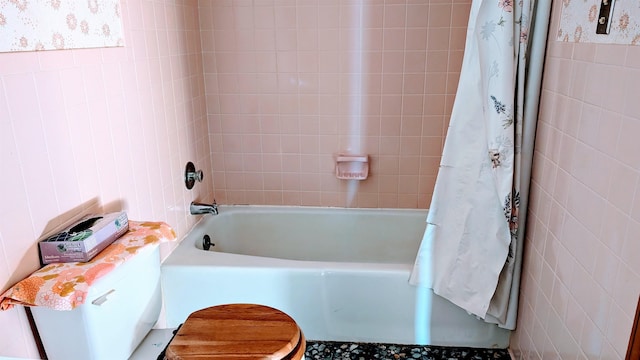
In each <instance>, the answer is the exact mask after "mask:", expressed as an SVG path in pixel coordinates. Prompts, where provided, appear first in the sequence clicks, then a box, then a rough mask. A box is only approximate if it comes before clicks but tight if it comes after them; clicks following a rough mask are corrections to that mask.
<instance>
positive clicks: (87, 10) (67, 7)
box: [0, 0, 124, 52]
mask: <svg viewBox="0 0 640 360" xmlns="http://www.w3.org/2000/svg"><path fill="white" fill-rule="evenodd" d="M113 46H124V37H123V29H122V18H121V8H120V3H119V1H118V0H75V1H70V0H64V1H63V0H0V52H9V51H38V50H62V49H74V48H96V47H113Z"/></svg>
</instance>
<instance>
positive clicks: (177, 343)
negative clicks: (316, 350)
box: [166, 304, 304, 360]
mask: <svg viewBox="0 0 640 360" xmlns="http://www.w3.org/2000/svg"><path fill="white" fill-rule="evenodd" d="M301 347H302V348H304V336H303V335H302V332H301V331H300V328H299V327H298V325H297V324H296V322H295V321H294V320H293V319H292V318H291V317H290V316H289V315H287V314H285V313H283V312H282V311H280V310H277V309H274V308H271V307H268V306H264V305H255V304H229V305H220V306H213V307H209V308H206V309H202V310H198V311H196V312H194V313H192V314H191V315H189V317H188V318H187V320H186V321H185V322H184V324H183V325H182V326H181V327H180V329H179V330H178V332H177V334H176V335H175V337H174V338H173V340H171V343H170V344H169V346H168V347H167V351H166V359H169V360H177V359H185V360H186V359H233V360H248V359H277V360H281V359H298V358H301V357H302V356H300V357H298V355H299V354H300V355H301V354H304V349H301Z"/></svg>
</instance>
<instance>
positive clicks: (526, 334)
mask: <svg viewBox="0 0 640 360" xmlns="http://www.w3.org/2000/svg"><path fill="white" fill-rule="evenodd" d="M564 3H565V2H563V1H554V4H553V16H552V24H551V28H550V34H551V36H550V40H549V42H548V54H547V60H546V64H545V77H544V83H543V87H544V90H543V94H542V99H541V100H542V101H541V113H540V122H539V128H538V135H537V139H536V141H537V143H536V153H535V159H534V172H533V184H532V189H531V190H532V193H531V203H530V213H529V219H528V224H529V225H528V229H527V238H526V249H525V253H524V256H525V259H524V271H523V278H522V281H523V282H522V288H521V296H520V298H521V304H520V313H519V320H518V329H517V331H516V332H515V334H514V336H513V337H512V341H511V346H512V348H513V349H514V350H515V351H516V352H517V353H518V354H519V355H520V356H521V358H524V359H540V358H543V359H623V358H624V356H625V353H626V348H627V343H628V341H629V335H630V331H631V326H632V318H633V316H634V314H635V310H636V305H637V303H638V296H639V294H640V262H639V261H638V254H640V241H639V237H638V234H639V233H640V183H639V180H640V141H638V136H640V102H639V101H638V96H637V94H638V93H639V92H640V47H638V46H633V45H604V44H592V43H574V42H571V41H570V42H560V41H557V40H556V37H555V36H554V34H556V32H557V30H558V20H559V17H560V12H561V10H562V7H563V4H564ZM629 15H630V16H631V17H632V18H634V19H635V20H637V18H638V17H640V10H637V9H636V10H634V11H633V12H631V13H629ZM594 28H595V27H594ZM591 30H592V29H589V30H588V31H591ZM584 31H587V29H584ZM594 31H595V30H594Z"/></svg>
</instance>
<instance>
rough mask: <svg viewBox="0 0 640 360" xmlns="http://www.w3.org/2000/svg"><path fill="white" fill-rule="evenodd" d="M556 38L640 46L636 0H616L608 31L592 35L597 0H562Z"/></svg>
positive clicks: (639, 27) (595, 18)
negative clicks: (606, 33) (605, 33)
mask: <svg viewBox="0 0 640 360" xmlns="http://www.w3.org/2000/svg"><path fill="white" fill-rule="evenodd" d="M562 2H563V7H562V16H561V18H560V27H559V28H558V34H557V40H558V41H565V42H577V43H605V44H626V45H629V44H630V45H640V21H639V19H640V2H638V1H636V0H634V1H627V0H617V1H616V2H615V4H614V8H613V15H612V23H611V31H610V32H609V34H608V35H600V34H596V26H597V24H598V13H599V11H600V0H563V1H562Z"/></svg>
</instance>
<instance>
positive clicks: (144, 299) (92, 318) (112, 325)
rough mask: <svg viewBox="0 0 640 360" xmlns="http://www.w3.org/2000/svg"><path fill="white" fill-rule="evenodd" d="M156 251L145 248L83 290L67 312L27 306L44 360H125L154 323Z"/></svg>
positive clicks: (157, 298)
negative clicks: (84, 296) (77, 302)
mask: <svg viewBox="0 0 640 360" xmlns="http://www.w3.org/2000/svg"><path fill="white" fill-rule="evenodd" d="M161 306H162V294H161V289H160V250H159V246H158V245H148V246H145V247H143V248H141V249H140V251H139V252H138V253H137V254H136V255H135V256H133V257H131V258H129V260H127V261H125V262H124V263H122V264H120V265H119V266H117V267H116V268H115V269H114V270H113V271H111V272H110V273H108V274H106V275H105V276H104V277H102V278H100V279H99V280H97V281H96V282H95V283H94V284H93V285H92V286H91V287H90V289H89V292H88V294H87V300H86V302H85V303H84V304H83V305H81V306H78V307H77V308H75V309H73V310H71V311H57V310H53V309H49V308H45V307H33V308H31V311H32V313H33V317H34V320H35V322H36V326H37V328H38V332H39V333H40V337H41V338H42V343H43V345H44V348H45V351H46V353H47V356H48V358H49V359H50V360H58V359H60V360H75V359H78V360H85V359H87V360H99V359H100V360H101V359H104V360H119V359H122V360H126V359H128V358H129V356H130V355H131V353H133V351H134V350H135V349H136V347H137V346H138V344H140V342H141V341H142V339H143V338H144V337H145V336H146V334H147V333H148V332H149V330H150V329H151V328H152V327H153V325H154V324H155V323H156V321H157V320H158V316H159V314H160V309H161Z"/></svg>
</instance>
